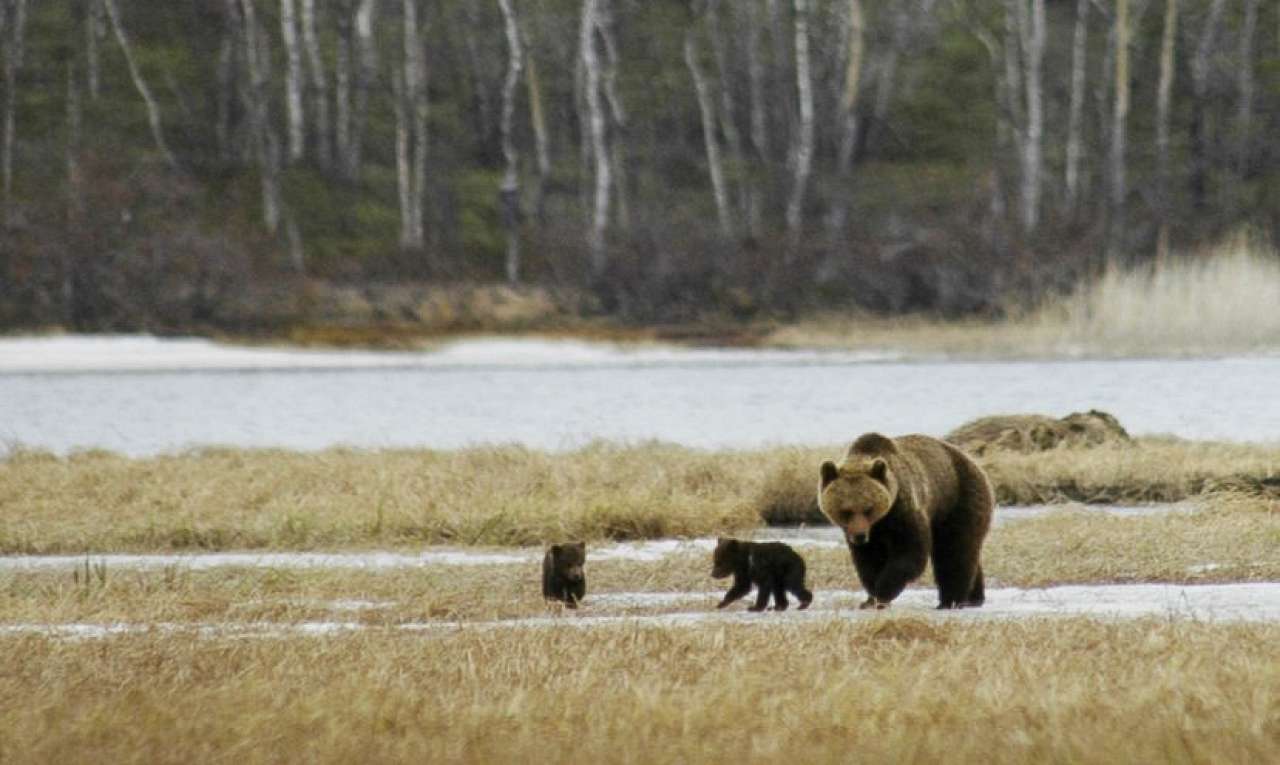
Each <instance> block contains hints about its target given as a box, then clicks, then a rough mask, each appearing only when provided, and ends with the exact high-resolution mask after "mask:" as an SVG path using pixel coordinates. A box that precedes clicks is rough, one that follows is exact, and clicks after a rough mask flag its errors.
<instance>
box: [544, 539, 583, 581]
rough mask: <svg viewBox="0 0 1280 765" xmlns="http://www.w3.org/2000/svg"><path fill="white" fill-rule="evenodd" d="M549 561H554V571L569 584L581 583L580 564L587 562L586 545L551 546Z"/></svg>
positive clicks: (576, 543)
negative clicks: (569, 582)
mask: <svg viewBox="0 0 1280 765" xmlns="http://www.w3.org/2000/svg"><path fill="white" fill-rule="evenodd" d="M551 559H552V560H553V561H555V564H556V571H557V572H559V574H560V575H561V576H563V577H564V578H565V579H568V580H569V581H571V582H581V581H582V564H583V563H585V562H586V560H587V543H586V542H572V543H569V544H563V545H551Z"/></svg>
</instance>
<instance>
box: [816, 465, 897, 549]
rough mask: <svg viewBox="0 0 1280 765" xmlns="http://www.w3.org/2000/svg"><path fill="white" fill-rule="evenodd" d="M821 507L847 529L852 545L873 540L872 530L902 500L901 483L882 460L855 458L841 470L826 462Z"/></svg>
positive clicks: (833, 519) (845, 531) (820, 500)
mask: <svg viewBox="0 0 1280 765" xmlns="http://www.w3.org/2000/svg"><path fill="white" fill-rule="evenodd" d="M820 472H821V475H822V481H821V483H819V484H818V508H819V509H820V510H822V512H823V514H824V515H826V516H827V518H830V519H831V522H832V523H834V524H835V525H837V526H839V527H840V528H842V529H844V536H845V539H847V540H849V544H852V545H864V544H866V543H867V542H868V541H869V540H870V539H871V527H872V526H873V525H874V524H875V522H876V521H878V520H880V519H881V518H883V517H885V515H886V514H888V512H889V508H890V507H892V506H893V502H894V500H895V499H897V497H898V480H897V478H895V477H894V475H893V471H892V470H890V469H889V463H887V462H885V461H884V458H882V457H871V456H867V457H862V458H858V457H851V458H849V459H846V460H845V461H844V462H843V463H842V464H841V465H840V466H839V467H836V464H835V463H834V462H831V461H830V460H828V461H826V462H824V463H822V468H821V470H820Z"/></svg>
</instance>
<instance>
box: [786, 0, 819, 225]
mask: <svg viewBox="0 0 1280 765" xmlns="http://www.w3.org/2000/svg"><path fill="white" fill-rule="evenodd" d="M794 4H795V35H796V42H795V53H796V92H797V94H798V96H799V123H798V127H797V133H796V139H795V146H794V148H793V150H792V170H793V174H792V180H791V194H790V197H789V199H788V200H787V215H786V220H787V236H788V238H789V240H790V243H791V246H792V248H794V247H795V246H796V245H797V244H799V241H800V233H801V226H802V224H803V216H804V199H805V192H806V190H807V188H808V185H809V174H810V172H811V171H812V168H813V131H814V127H813V82H812V79H811V74H810V62H809V0H794Z"/></svg>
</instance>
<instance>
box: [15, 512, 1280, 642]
mask: <svg viewBox="0 0 1280 765" xmlns="http://www.w3.org/2000/svg"><path fill="white" fill-rule="evenodd" d="M759 533H760V534H761V536H762V537H763V538H768V531H767V530H761V531H760V532H759ZM800 549H801V552H802V554H803V555H804V557H805V560H806V562H807V564H808V583H809V586H810V588H812V589H813V590H814V591H815V592H817V593H818V596H819V599H822V598H823V597H824V596H825V595H826V594H827V593H831V592H839V593H853V592H858V591H860V585H859V584H858V582H857V578H856V576H855V574H854V572H853V567H852V565H851V564H850V561H849V553H848V551H847V550H845V549H843V548H840V547H835V548H815V547H803V548H800ZM525 552H526V553H528V554H529V560H528V562H527V563H520V564H502V565H479V566H451V565H444V564H440V565H426V566H422V567H415V568H396V569H386V570H361V569H287V568H217V569H206V570H191V569H189V568H186V567H183V566H181V565H179V564H175V565H173V566H170V567H168V568H164V569H130V568H127V567H123V566H119V567H116V566H111V565H106V566H105V567H104V566H100V565H98V564H97V563H96V562H95V561H94V560H93V559H92V558H90V559H89V570H88V572H87V575H86V572H85V571H84V570H83V565H84V564H83V563H81V564H72V565H68V566H66V567H65V568H64V569H58V570H48V569H45V570H34V571H4V572H0V623H11V624H12V623H77V622H83V623H94V624H102V623H112V622H134V623H136V622H144V623H145V622H182V623H185V622H232V623H247V622H259V621H265V622H283V623H298V622H305V621H356V622H363V623H370V624H399V623H409V622H423V621H432V620H491V619H510V618H518V617H529V616H538V615H542V614H545V613H546V606H545V605H544V604H543V602H542V599H541V593H540V590H539V585H540V578H539V576H540V573H539V572H540V562H539V560H538V558H537V555H536V552H535V551H534V550H529V549H526V550H525ZM710 560H711V558H710V552H709V551H703V552H687V553H686V552H681V553H677V554H672V555H669V556H667V557H665V558H663V559H662V560H661V561H660V562H653V561H631V560H622V559H609V560H601V559H599V558H596V559H592V557H591V550H590V548H589V549H588V565H587V577H588V588H587V593H588V595H587V601H586V610H585V611H584V612H585V613H591V614H597V615H599V614H604V615H611V614H618V613H664V612H669V611H691V610H708V609H710V608H711V607H712V606H713V605H714V600H715V599H714V598H713V597H710V596H709V597H708V598H706V600H705V602H702V601H696V600H695V601H688V602H685V603H683V604H675V605H672V604H663V605H645V604H639V605H634V604H627V603H621V604H618V603H614V604H608V603H605V602H604V601H607V600H608V599H607V598H606V599H600V598H599V597H598V596H600V595H601V594H605V593H618V592H697V593H708V592H719V591H723V590H724V589H726V588H727V586H728V584H727V583H726V582H725V581H723V580H721V581H717V580H713V579H712V578H711V576H710ZM983 565H984V569H985V571H986V578H987V583H988V586H989V587H991V588H995V587H1043V586H1049V585H1056V584H1100V583H1115V582H1167V583H1187V584H1190V583H1210V582H1213V583H1220V582H1248V581H1278V580H1280V504H1277V503H1273V502H1267V501H1264V500H1259V499H1250V498H1245V497H1231V496H1221V497H1218V498H1216V499H1215V500H1214V501H1213V502H1212V503H1209V506H1208V507H1207V508H1206V509H1202V510H1197V511H1175V512H1170V513H1163V514H1158V515H1147V516H1138V517H1115V516H1109V515H1106V514H1103V513H1100V512H1096V511H1089V510H1086V509H1083V508H1069V507H1068V508H1064V509H1062V510H1060V511H1056V512H1054V513H1050V514H1048V515H1045V516H1042V517H1035V518H1030V519H1026V520H1018V521H1013V522H1009V523H1005V524H1001V525H998V526H997V527H996V528H995V529H993V530H992V532H991V534H990V536H989V537H988V539H987V543H986V545H985V547H984V550H983ZM917 584H918V586H921V587H926V588H931V587H932V584H931V580H930V578H929V576H928V575H926V576H925V577H924V578H923V579H922V580H921V581H920V582H918V583H917Z"/></svg>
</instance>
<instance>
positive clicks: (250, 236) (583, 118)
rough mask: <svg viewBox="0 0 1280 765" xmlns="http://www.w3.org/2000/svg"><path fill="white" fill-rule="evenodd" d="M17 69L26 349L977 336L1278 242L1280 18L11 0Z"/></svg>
mask: <svg viewBox="0 0 1280 765" xmlns="http://www.w3.org/2000/svg"><path fill="white" fill-rule="evenodd" d="M0 65H2V67H3V78H2V80H3V81H2V83H0V93H2V96H0V109H2V110H3V114H2V115H0V131H2V135H0V176H2V178H0V223H2V224H3V227H2V230H0V319H3V320H4V321H5V323H8V324H22V323H30V322H33V321H59V322H63V323H68V324H71V325H75V326H81V327H89V328H91V327H96V326H113V327H120V326H130V325H133V324H137V323H138V322H139V321H144V319H145V318H146V316H152V318H154V317H155V316H161V317H168V318H164V321H168V322H170V323H178V324H182V323H184V322H198V321H200V320H201V318H202V317H205V318H207V317H209V316H212V315H214V314H216V312H217V311H216V309H217V307H218V306H219V305H220V304H222V303H224V302H225V301H227V300H229V299H232V296H233V295H235V294H236V293H237V292H242V291H243V290H244V289H245V287H246V286H253V285H259V286H260V285H262V284H273V285H281V287H280V288H281V289H290V286H289V285H297V284H301V283H303V281H304V280H307V279H323V280H332V281H342V282H355V283H361V282H375V281H404V280H415V281H427V282H446V281H457V280H482V281H483V280H492V281H506V282H511V283H515V284H519V283H530V284H545V285H556V286H566V287H572V288H575V289H582V290H587V291H590V292H592V293H593V294H595V295H597V296H598V297H599V303H598V305H600V306H601V307H602V309H603V310H606V311H613V312H617V313H620V314H623V315H626V316H634V317H640V318H643V317H646V316H657V315H673V314H688V315H696V314H697V313H698V312H700V311H706V310H716V311H724V310H727V311H730V312H746V313H751V312H756V311H760V310H800V309H808V308H815V307H821V306H824V305H848V304H854V305H858V306H861V307H863V308H867V309H871V310H878V311H885V312H900V311H908V310H927V311H938V312H942V313H948V314H958V313H972V312H983V311H986V312H990V311H996V310H999V309H1000V307H1001V306H1004V305H1007V304H1008V300H1009V299H1010V296H1014V297H1018V296H1021V297H1026V296H1029V295H1034V294H1036V293H1037V292H1039V291H1041V290H1045V289H1062V288H1066V287H1068V286H1070V285H1071V284H1073V283H1074V282H1075V281H1076V280H1078V279H1080V278H1082V277H1083V276H1085V275H1087V274H1089V273H1091V272H1092V271H1095V270H1096V269H1098V268H1101V267H1103V266H1104V265H1105V264H1107V263H1115V262H1128V263H1132V262H1140V261H1143V260H1146V259H1159V258H1165V257H1170V256H1171V254H1176V253H1179V252H1186V251H1191V250H1194V249H1195V248H1196V247H1197V246H1199V245H1202V244H1203V243H1205V242H1210V241H1213V239H1214V238H1216V237H1220V236H1222V235H1224V234H1225V233H1228V232H1231V231H1235V230H1238V229H1240V228H1241V227H1249V228H1250V229H1251V230H1253V231H1254V232H1256V233H1260V234H1261V235H1263V236H1270V237H1272V238H1273V240H1274V237H1275V234H1276V233H1277V229H1278V228H1280V162H1277V143H1276V140H1275V138H1276V136H1278V135H1280V6H1278V5H1277V4H1276V3H1262V2H1260V0H895V1H893V2H889V1H887V0H679V1H677V0H449V1H448V2H442V1H441V0H130V1H129V2H122V1H121V0H61V1H55V0H0ZM140 317H141V318H140ZM162 323H163V322H162Z"/></svg>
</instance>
